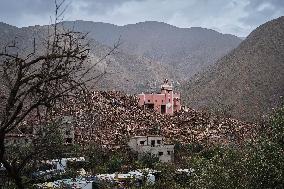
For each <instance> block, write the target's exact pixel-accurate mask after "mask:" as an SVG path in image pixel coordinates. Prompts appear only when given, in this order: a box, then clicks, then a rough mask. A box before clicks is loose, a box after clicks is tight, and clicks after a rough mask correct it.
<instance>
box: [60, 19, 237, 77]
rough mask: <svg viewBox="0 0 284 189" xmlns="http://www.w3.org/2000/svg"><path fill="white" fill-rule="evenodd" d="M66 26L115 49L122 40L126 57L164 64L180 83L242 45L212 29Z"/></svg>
mask: <svg viewBox="0 0 284 189" xmlns="http://www.w3.org/2000/svg"><path fill="white" fill-rule="evenodd" d="M64 24H65V26H67V27H70V28H74V29H75V30H77V31H81V32H88V33H89V36H90V37H91V38H93V39H95V40H97V41H98V42H100V43H102V44H104V45H107V46H113V44H114V43H115V42H116V41H118V40H119V39H120V40H121V42H122V44H121V46H120V49H121V50H122V51H123V52H124V53H126V54H131V55H136V56H139V57H141V56H143V57H146V58H148V59H150V60H151V61H153V62H154V63H155V62H160V63H161V64H163V66H165V67H166V68H167V69H168V70H170V71H171V72H172V73H173V77H174V78H172V79H175V80H178V81H182V80H186V79H188V78H190V77H191V76H192V75H194V74H196V73H198V72H199V71H201V70H203V69H204V68H207V67H208V66H210V65H213V64H214V63H215V62H216V61H217V60H218V59H219V58H221V57H222V56H224V55H225V54H226V53H228V52H229V51H230V50H232V49H233V48H235V47H237V46H238V45H239V43H240V42H241V39H239V38H238V37H236V36H233V35H227V34H226V35H225V34H221V33H218V32H216V31H214V30H210V29H205V28H199V27H193V28H178V27H175V26H172V25H169V24H166V23H162V22H155V21H147V22H141V23H137V24H129V25H125V26H116V25H113V24H107V23H100V22H90V21H75V22H64Z"/></svg>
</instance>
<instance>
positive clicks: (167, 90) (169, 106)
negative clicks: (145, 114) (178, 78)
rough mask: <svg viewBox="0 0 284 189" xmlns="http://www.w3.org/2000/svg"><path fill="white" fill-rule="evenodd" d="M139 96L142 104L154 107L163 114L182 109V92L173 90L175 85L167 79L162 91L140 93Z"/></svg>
mask: <svg viewBox="0 0 284 189" xmlns="http://www.w3.org/2000/svg"><path fill="white" fill-rule="evenodd" d="M138 98H139V105H140V106H142V107H144V108H148V109H154V110H155V111H157V112H159V113H161V114H169V115H173V114H174V112H179V111H180V110H181V102H180V94H179V93H177V92H173V85H172V84H171V83H169V81H168V80H167V79H165V81H164V83H163V85H161V92H160V93H152V94H144V93H142V94H138Z"/></svg>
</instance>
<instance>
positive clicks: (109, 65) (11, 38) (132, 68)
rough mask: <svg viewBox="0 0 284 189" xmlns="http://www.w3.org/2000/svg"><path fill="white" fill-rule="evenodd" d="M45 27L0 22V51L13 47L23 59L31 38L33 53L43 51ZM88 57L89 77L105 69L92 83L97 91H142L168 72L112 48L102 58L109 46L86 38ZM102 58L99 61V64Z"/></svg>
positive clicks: (158, 65) (137, 57) (147, 60)
mask: <svg viewBox="0 0 284 189" xmlns="http://www.w3.org/2000/svg"><path fill="white" fill-rule="evenodd" d="M47 30H48V26H30V27H23V28H17V27H14V26H10V25H8V24H5V23H0V31H1V32H0V49H1V50H2V49H4V47H5V46H7V45H8V44H9V45H12V46H13V45H16V46H17V47H18V49H19V53H20V54H21V55H22V56H26V55H27V54H29V53H30V52H33V42H34V38H35V42H36V52H37V53H38V54H41V53H43V52H44V49H43V45H42V42H43V40H44V39H45V38H46V36H47ZM87 41H88V42H89V46H90V50H91V51H90V58H91V62H92V63H93V64H96V63H97V62H100V63H99V64H98V70H97V72H96V73H93V75H97V74H98V73H99V72H102V71H104V70H106V72H107V73H106V75H105V76H104V77H102V79H101V80H100V81H99V82H98V83H95V86H96V89H100V90H123V91H125V92H128V93H136V92H141V91H145V90H146V89H147V88H149V83H157V82H160V81H162V80H163V79H164V78H167V77H168V76H169V75H171V74H170V73H168V70H167V69H166V68H164V66H163V65H161V64H160V63H158V62H157V63H154V62H153V60H150V59H149V58H147V57H139V56H136V55H129V54H126V53H124V52H121V51H120V49H116V50H115V51H114V53H111V54H110V55H108V56H107V57H106V58H104V57H105V56H106V55H107V54H108V53H109V52H110V51H111V50H112V47H109V46H106V45H104V44H102V43H100V42H98V41H97V40H95V39H93V38H91V37H89V38H88V39H87ZM101 59H103V61H101ZM0 84H1V81H0Z"/></svg>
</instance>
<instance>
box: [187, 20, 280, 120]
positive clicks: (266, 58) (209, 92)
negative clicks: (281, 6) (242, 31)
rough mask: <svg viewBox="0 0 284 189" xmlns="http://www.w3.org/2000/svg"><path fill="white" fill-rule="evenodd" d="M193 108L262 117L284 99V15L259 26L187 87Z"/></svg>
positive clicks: (247, 116)
mask: <svg viewBox="0 0 284 189" xmlns="http://www.w3.org/2000/svg"><path fill="white" fill-rule="evenodd" d="M183 88H184V98H185V100H186V101H187V103H188V104H189V105H190V107H194V108H209V109H211V110H217V111H221V112H223V113H228V114H230V115H232V116H233V117H236V118H239V119H243V120H248V121H253V120H260V119H262V118H263V117H267V115H268V114H269V113H270V112H271V109H272V108H275V107H277V105H279V104H280V103H281V101H282V102H283V99H282V100H281V98H280V97H281V96H283V95H284V17H280V18H278V19H275V20H272V21H269V22H267V23H265V24H263V25H261V26H259V27H258V28H256V29H255V30H254V31H253V32H252V33H251V34H250V35H249V36H248V37H247V38H246V39H245V40H244V41H243V42H242V43H241V44H240V45H239V47H238V48H236V49H234V50H233V51H232V52H230V53H229V54H228V55H226V56H224V57H223V58H222V59H220V60H219V61H218V63H217V64H216V65H215V66H213V67H212V68H210V69H208V70H207V71H205V72H203V73H201V74H198V75H196V76H195V77H193V79H192V80H190V81H189V82H188V83H186V84H185V85H184V86H183Z"/></svg>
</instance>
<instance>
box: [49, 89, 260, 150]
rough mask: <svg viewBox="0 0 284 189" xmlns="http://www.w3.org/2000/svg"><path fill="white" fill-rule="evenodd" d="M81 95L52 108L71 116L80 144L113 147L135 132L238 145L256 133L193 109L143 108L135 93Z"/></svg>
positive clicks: (169, 139)
mask: <svg viewBox="0 0 284 189" xmlns="http://www.w3.org/2000/svg"><path fill="white" fill-rule="evenodd" d="M82 97H83V96H82ZM84 97H86V98H81V100H82V99H83V100H82V101H84V102H82V101H80V99H72V100H69V101H68V105H63V106H62V107H60V108H59V109H55V110H54V112H55V113H56V115H57V116H72V117H73V118H74V121H73V122H72V124H73V125H74V128H75V137H76V138H75V140H76V141H77V142H78V143H79V144H81V145H86V144H88V143H89V142H95V143H99V144H101V145H105V146H108V147H115V146H121V145H126V143H127V142H128V140H129V138H130V137H132V136H135V135H157V134H159V135H162V136H164V137H165V138H166V139H167V141H166V142H180V143H183V144H189V143H192V142H198V143H202V144H204V145H209V146H210V145H214V144H225V145H226V144H236V145H240V144H242V142H243V141H245V140H247V139H249V140H250V139H253V138H254V137H255V135H256V133H255V131H256V128H257V127H256V124H249V123H245V122H241V121H238V120H236V119H231V118H224V117H220V116H216V115H213V114H209V113H206V112H201V111H196V110H193V109H189V110H186V111H185V110H183V111H181V112H179V113H177V114H175V115H174V116H168V115H162V114H159V113H157V112H154V111H151V110H143V109H142V108H141V107H139V106H138V103H137V102H138V101H137V98H136V97H135V96H132V95H126V94H124V93H122V92H117V91H110V92H93V93H92V94H91V95H87V96H84Z"/></svg>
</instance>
